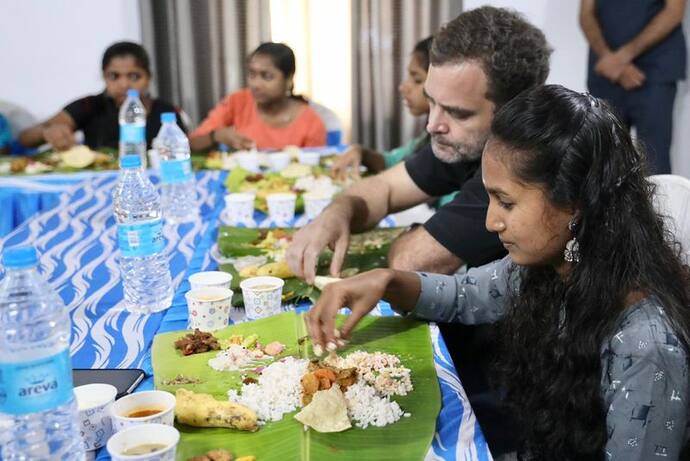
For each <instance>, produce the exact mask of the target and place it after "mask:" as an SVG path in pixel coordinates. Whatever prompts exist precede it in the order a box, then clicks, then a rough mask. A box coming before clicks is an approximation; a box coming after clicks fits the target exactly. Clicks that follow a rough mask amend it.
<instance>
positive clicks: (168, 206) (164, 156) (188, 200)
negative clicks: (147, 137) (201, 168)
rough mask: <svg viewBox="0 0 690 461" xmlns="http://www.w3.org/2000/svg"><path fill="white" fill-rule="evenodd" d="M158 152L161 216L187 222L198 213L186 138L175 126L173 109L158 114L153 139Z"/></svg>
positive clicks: (175, 120)
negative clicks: (158, 129) (157, 124)
mask: <svg viewBox="0 0 690 461" xmlns="http://www.w3.org/2000/svg"><path fill="white" fill-rule="evenodd" d="M153 148H154V149H156V150H157V151H158V159H159V161H160V178H161V204H162V206H163V216H164V217H165V219H166V220H167V221H169V222H184V221H190V220H192V219H194V218H195V217H196V216H198V214H199V211H198V208H197V204H196V187H195V185H194V174H193V173H192V161H191V159H190V151H189V140H188V139H187V135H185V134H184V131H182V129H181V128H180V127H179V126H177V117H176V115H175V113H174V112H165V113H163V114H161V129H160V131H159V132H158V135H157V136H156V139H155V140H154V142H153Z"/></svg>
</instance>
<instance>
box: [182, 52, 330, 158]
mask: <svg viewBox="0 0 690 461" xmlns="http://www.w3.org/2000/svg"><path fill="white" fill-rule="evenodd" d="M248 67H249V73H248V86H249V88H247V89H243V90H240V91H237V92H235V93H232V94H230V95H228V96H227V97H225V99H223V100H222V101H221V102H220V103H218V105H217V106H216V107H214V108H213V109H212V110H211V111H210V112H209V114H208V116H207V117H206V119H205V120H204V121H203V122H201V125H199V127H198V128H197V129H196V130H194V131H193V132H192V134H191V135H190V137H189V141H190V144H191V148H192V150H196V151H199V150H204V149H208V148H210V147H213V146H215V145H216V144H218V143H223V144H227V145H228V146H231V147H232V148H234V149H250V148H252V147H256V148H257V149H281V148H283V147H285V146H289V145H294V146H299V147H307V146H323V145H325V144H326V127H325V126H324V124H323V121H322V120H321V118H320V117H319V115H318V114H317V113H316V112H315V111H314V110H313V109H312V108H311V107H309V104H308V103H307V101H306V100H305V99H304V98H302V97H301V96H295V95H293V94H292V88H293V86H294V83H293V76H294V74H295V55H294V53H293V52H292V50H291V49H290V47H288V46H286V45H283V44H282V43H271V42H268V43H262V44H261V45H260V46H259V47H258V48H257V49H256V50H254V52H253V53H252V54H251V55H250V56H249V65H248Z"/></svg>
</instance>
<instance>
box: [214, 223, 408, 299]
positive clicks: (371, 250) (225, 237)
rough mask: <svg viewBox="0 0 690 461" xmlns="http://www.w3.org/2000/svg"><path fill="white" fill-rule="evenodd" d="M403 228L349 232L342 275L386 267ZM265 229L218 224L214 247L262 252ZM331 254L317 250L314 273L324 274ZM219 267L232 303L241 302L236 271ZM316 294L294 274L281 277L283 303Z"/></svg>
mask: <svg viewBox="0 0 690 461" xmlns="http://www.w3.org/2000/svg"><path fill="white" fill-rule="evenodd" d="M281 230H282V231H284V232H286V233H288V234H292V233H294V232H295V229H286V228H282V229H281ZM403 230H404V229H403V228H388V229H374V230H371V231H368V232H363V233H361V234H355V235H353V236H352V239H351V242H350V247H349V250H348V254H347V256H346V257H345V263H344V264H343V270H342V275H343V277H350V276H352V275H355V274H358V273H360V272H365V271H368V270H372V269H376V268H379V267H386V266H387V264H388V259H387V256H388V250H389V249H390V245H391V243H392V242H393V240H394V239H395V238H396V237H397V236H398V235H400V234H401V233H402V231H403ZM266 232H267V230H266V229H249V228H244V227H231V226H220V228H219V229H218V249H219V250H220V253H221V254H222V255H223V256H225V257H241V256H248V255H251V256H260V255H266V254H267V250H265V249H263V248H257V247H256V246H255V245H256V244H257V243H258V242H260V241H261V239H262V238H263V236H265V234H266ZM332 257H333V252H332V251H330V250H326V251H325V252H324V253H322V254H321V256H320V257H319V260H318V264H317V270H316V273H317V274H319V275H328V271H329V267H330V264H331V259H332ZM219 270H221V271H225V272H229V273H231V274H232V285H231V289H232V290H233V291H234V296H233V304H234V305H235V306H241V305H243V301H242V293H241V290H240V288H239V287H240V282H241V279H240V276H239V271H238V270H237V269H236V268H235V267H234V266H233V265H232V264H221V265H220V267H219ZM320 294H321V292H320V291H319V290H318V289H317V288H316V287H314V286H312V285H309V284H307V283H306V282H305V281H303V280H301V279H298V278H295V277H292V278H288V279H285V285H284V286H283V302H285V303H294V302H297V301H299V300H302V299H309V300H310V301H312V302H315V301H316V300H317V299H318V297H319V295H320Z"/></svg>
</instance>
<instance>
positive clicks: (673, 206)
mask: <svg viewBox="0 0 690 461" xmlns="http://www.w3.org/2000/svg"><path fill="white" fill-rule="evenodd" d="M649 180H650V181H652V182H653V183H654V184H656V187H657V189H656V196H655V197H654V207H655V208H656V210H657V211H658V212H659V213H660V214H662V215H663V216H665V217H666V218H667V224H668V226H669V228H670V229H671V231H672V232H673V234H674V235H675V236H676V239H678V241H680V243H681V245H683V252H684V254H685V262H686V263H688V262H690V179H687V178H684V177H682V176H676V175H672V174H660V175H655V176H650V177H649Z"/></svg>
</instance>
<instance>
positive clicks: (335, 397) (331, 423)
mask: <svg viewBox="0 0 690 461" xmlns="http://www.w3.org/2000/svg"><path fill="white" fill-rule="evenodd" d="M295 419H296V420H297V421H299V422H301V423H302V424H304V425H305V426H309V427H311V428H312V429H314V430H315V431H317V432H342V431H344V430H347V429H349V428H351V427H352V424H351V423H350V418H348V416H347V401H346V400H345V396H344V395H343V392H342V391H341V390H340V388H339V387H338V386H332V387H331V388H329V389H328V390H324V391H318V392H317V393H316V394H314V398H313V399H312V401H311V402H310V403H309V405H307V406H305V407H304V408H302V411H300V412H299V413H297V414H296V415H295Z"/></svg>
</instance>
